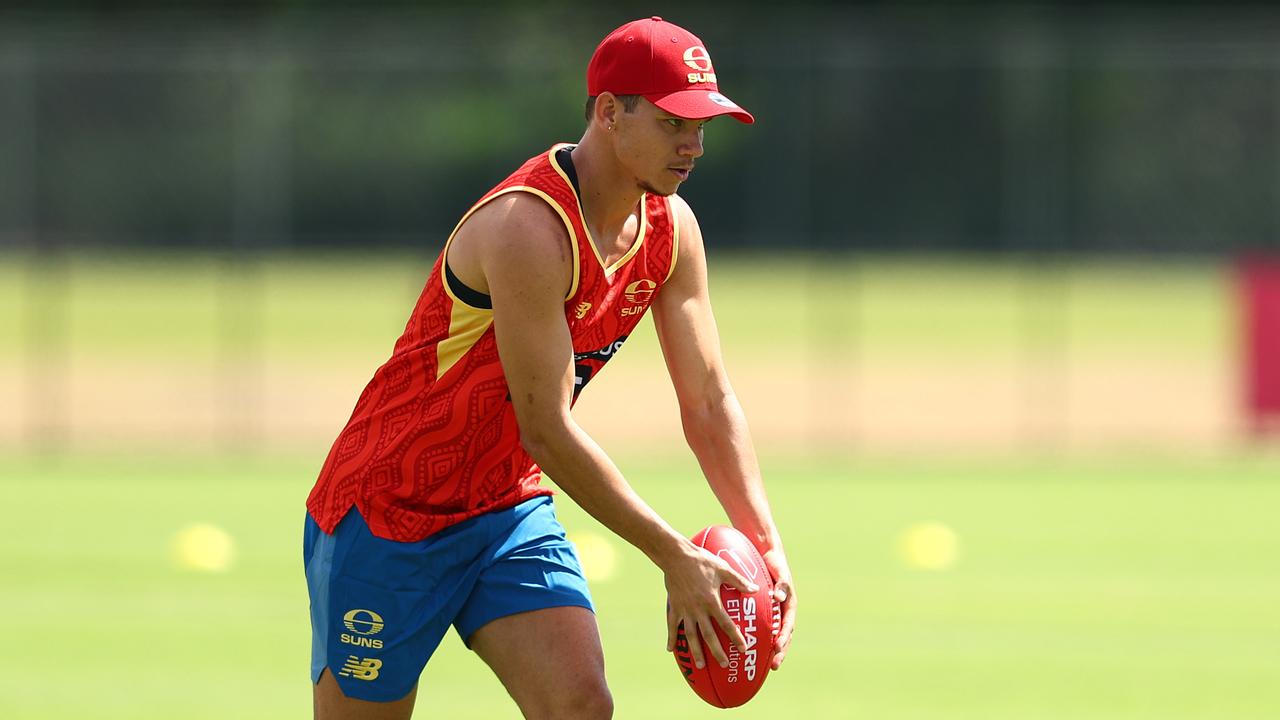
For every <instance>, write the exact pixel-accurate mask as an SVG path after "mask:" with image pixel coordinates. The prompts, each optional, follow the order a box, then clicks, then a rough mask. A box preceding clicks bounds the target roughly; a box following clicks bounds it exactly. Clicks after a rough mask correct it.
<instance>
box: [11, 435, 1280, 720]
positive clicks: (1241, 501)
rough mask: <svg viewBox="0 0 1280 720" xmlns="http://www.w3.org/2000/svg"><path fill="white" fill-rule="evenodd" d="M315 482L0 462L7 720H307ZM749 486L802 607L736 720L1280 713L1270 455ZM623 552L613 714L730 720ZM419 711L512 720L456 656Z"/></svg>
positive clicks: (923, 468) (644, 575)
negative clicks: (781, 548)
mask: <svg viewBox="0 0 1280 720" xmlns="http://www.w3.org/2000/svg"><path fill="white" fill-rule="evenodd" d="M320 460H321V458H320V457H319V456H318V455H317V456H316V457H309V458H305V459H301V460H295V459H276V460H270V459H263V458H259V459H253V460H251V459H242V460H238V461H234V462H232V461H228V460H215V459H211V458H209V457H204V456H191V457H184V456H180V455H173V456H169V457H160V456H151V457H147V458H125V457H119V456H92V457H90V456H69V457H65V458H61V459H57V458H45V459H40V458H33V457H20V456H12V455H11V456H8V457H2V458H0V491H2V492H3V493H4V496H5V497H6V498H8V499H9V503H10V505H9V507H10V511H9V512H8V513H7V516H6V519H5V524H4V531H3V533H0V598H3V607H4V610H5V615H6V616H7V617H8V618H9V619H10V622H9V625H8V627H7V629H6V638H7V640H8V642H7V646H8V648H9V649H8V651H7V652H5V653H4V654H3V655H0V717H4V718H10V719H15V720H16V719H25V718H40V719H42V720H45V719H47V720H63V719H65V720H82V719H84V718H96V719H102V720H106V719H109V718H130V719H134V720H136V719H139V718H172V717H182V718H191V719H196V718H206V717H208V718H215V717H217V718H222V717H244V718H304V717H309V714H310V699H309V689H308V686H307V680H306V674H307V666H308V643H309V630H308V624H307V617H306V595H305V590H304V582H303V579H302V568H301V558H300V556H301V549H300V538H301V529H302V500H303V498H304V496H305V494H306V492H307V490H308V489H309V487H310V484H311V481H312V478H313V475H314V472H315V470H316V468H317V466H318V463H319V461H320ZM621 465H622V467H623V469H624V471H626V472H627V473H628V475H629V477H630V479H631V481H632V482H633V484H634V485H636V487H637V488H638V489H639V490H640V491H641V493H642V494H643V495H644V496H645V497H646V498H647V499H648V500H649V501H650V502H651V504H653V505H654V506H655V507H656V508H657V509H658V510H659V512H661V513H662V514H664V516H666V517H667V518H668V519H669V520H670V521H671V522H672V524H673V525H675V526H676V527H677V528H678V529H680V530H681V531H684V532H687V533H690V534H692V533H693V532H694V531H696V530H697V529H698V528H700V527H701V526H703V525H705V524H709V523H712V522H720V521H721V514H720V512H719V510H718V507H717V506H716V505H715V503H714V500H713V499H712V498H711V496H710V494H709V492H708V491H707V490H706V488H705V485H703V484H702V483H701V481H700V480H699V479H698V477H697V475H696V471H695V470H694V465H693V464H692V462H691V461H689V460H686V459H683V458H672V459H667V460H662V459H659V460H655V459H652V458H650V459H639V458H631V459H627V458H626V457H625V456H623V457H622V459H621ZM765 467H766V473H767V475H768V477H769V480H770V490H771V494H772V498H773V502H774V504H775V506H776V507H775V511H776V514H777V517H778V519H779V522H780V523H781V525H782V528H783V530H784V532H785V536H786V539H787V541H788V543H789V552H790V554H791V558H792V562H793V565H794V568H795V571H796V573H797V580H798V585H799V589H800V592H801V596H800V599H801V602H802V603H803V605H802V610H801V615H800V623H799V630H798V632H797V636H796V641H795V645H794V648H793V651H792V655H791V657H790V658H789V659H788V661H787V664H786V666H785V668H784V670H783V671H782V672H780V673H779V674H777V675H776V676H773V677H770V678H769V680H768V682H767V683H766V685H765V688H764V690H763V692H762V694H761V695H760V696H758V697H757V698H756V699H755V700H753V701H752V702H751V703H750V704H749V705H747V706H746V707H745V708H743V709H741V710H740V711H737V712H735V713H734V714H733V717H740V718H876V719H877V720H898V719H903V720H906V719H919V720H925V719H932V718H939V719H941V718H947V719H948V720H954V719H956V718H983V719H984V720H992V719H995V720H999V719H1002V718H1009V719H1013V718H1017V719H1019V720H1023V719H1025V718H1038V719H1039V718H1046V719H1048V718H1090V719H1091V720H1098V719H1103V720H1106V719H1110V718H1117V719H1118V718H1125V719H1137V718H1151V719H1152V720H1155V719H1159V720H1189V719H1191V718H1201V719H1204V720H1210V719H1212V720H1218V719H1219V718H1232V719H1233V720H1248V719H1251V718H1257V719H1258V720H1261V719H1262V718H1274V717H1276V716H1277V715H1278V714H1280V654H1277V653H1276V648H1277V647H1280V614H1278V613H1277V612H1276V608H1277V607H1280V560H1277V558H1280V530H1277V529H1276V526H1275V525H1274V523H1273V517H1272V515H1274V508H1276V507H1277V506H1280V485H1277V484H1276V483H1275V482H1274V480H1275V478H1276V477H1280V458H1275V457H1263V456H1237V457H1232V458H1219V459H1217V460H1210V459H1200V460H1196V461H1174V460H1162V459H1158V458H1148V459H1132V458H1131V459H1127V460H1124V461H1121V460H1111V461H1107V460H1101V459H1095V460H1089V461H1086V460H1079V459H1076V460H1062V459H1059V460H1054V461H1050V460H1040V461H1035V460H1029V459H1024V460H1020V461H1011V460H1004V461H994V460H993V461H980V460H967V461H959V460H953V461H950V462H946V463H943V462H940V461H925V460H910V461H898V460H892V459H884V460H877V461H872V460H866V459H863V460H848V459H844V460H840V459H831V460H826V461H819V460H816V459H809V460H805V461H791V460H784V459H775V460H772V461H767V462H766V464H765ZM559 507H560V511H559V512H560V515H561V518H562V520H563V521H564V523H565V524H566V526H567V527H568V528H569V530H570V532H577V533H583V532H588V533H596V534H603V532H602V530H601V529H600V528H599V527H598V526H596V525H595V523H594V522H593V521H592V520H590V519H589V518H587V517H585V516H584V515H583V514H582V513H581V511H579V510H578V509H577V508H576V507H575V506H573V505H572V502H571V501H569V500H567V498H563V496H562V497H561V499H560V501H559ZM923 520H935V521H941V522H945V523H947V524H948V525H950V526H951V527H952V528H953V529H954V530H955V531H956V532H957V533H958V535H959V537H960V540H961V550H960V553H961V554H960V559H959V562H958V564H957V565H956V566H955V567H954V568H952V569H950V570H947V571H943V572H928V571H921V570H914V569H911V568H909V567H907V566H905V565H904V564H903V563H902V562H901V561H900V560H899V559H898V558H897V557H896V556H895V553H894V543H895V538H896V535H897V533H898V532H899V531H900V530H901V529H902V528H903V527H905V526H907V525H909V524H911V523H913V522H917V521H923ZM197 521H204V522H213V523H216V524H218V525H220V526H222V527H223V528H225V529H226V530H227V531H228V532H229V533H231V535H232V536H234V538H235V539H236V542H237V545H238V561H237V563H236V565H235V566H234V568H233V569H232V570H231V571H230V572H227V573H225V574H199V573H193V572H186V571H182V570H179V569H177V568H175V567H174V566H173V565H172V563H171V561H170V559H169V555H168V542H169V540H170V538H171V537H172V536H173V534H174V533H175V532H177V531H178V530H179V529H180V528H181V527H182V526H183V525H185V524H187V523H189V522H197ZM619 552H620V560H619V569H618V573H617V574H616V575H615V576H614V577H613V578H612V579H610V580H608V581H605V582H599V583H596V584H595V585H594V588H593V590H594V592H595V595H596V600H597V603H598V606H599V608H598V609H599V613H600V624H601V629H602V633H603V638H604V644H605V651H606V657H607V662H608V673H609V677H610V681H611V685H612V688H613V691H614V695H615V699H616V702H617V706H618V712H617V715H616V716H617V717H618V718H623V719H625V718H655V717H662V718H712V717H723V716H724V715H723V714H722V712H721V711H717V710H714V709H712V708H710V707H708V706H703V705H702V704H701V702H700V701H699V700H697V698H696V697H694V695H693V694H692V693H691V692H690V691H689V690H688V689H686V688H685V687H684V686H683V681H682V680H681V679H680V677H679V675H678V673H677V671H676V668H675V664H674V662H673V661H672V660H671V658H670V657H669V656H668V655H667V654H666V653H665V652H664V649H663V642H664V637H663V623H662V611H661V608H662V604H663V595H662V585H661V577H660V575H659V573H658V572H657V571H656V569H654V568H653V567H651V566H650V565H649V564H648V563H647V561H646V560H645V559H644V558H643V557H642V556H641V555H640V554H639V553H637V552H636V551H634V550H631V549H629V548H619ZM419 697H420V699H419V712H418V716H419V717H447V718H461V719H468V718H475V719H480V718H486V719H490V718H515V717H518V714H517V713H516V711H515V709H514V706H513V705H512V704H511V702H510V701H509V700H508V699H507V697H506V695H505V692H504V691H503V689H502V688H501V686H500V685H499V683H498V682H497V681H496V679H494V678H493V677H492V676H491V675H490V674H489V673H488V671H487V670H486V669H485V668H484V667H483V665H482V664H481V663H480V662H479V660H478V659H476V658H475V657H473V656H471V655H470V654H469V653H468V652H467V651H465V650H464V649H463V648H462V646H461V643H460V642H458V640H457V639H456V638H455V637H452V636H450V637H449V638H448V639H447V640H446V642H445V644H444V646H443V649H442V650H441V652H440V653H439V654H438V656H437V657H436V658H435V659H434V660H433V662H432V663H431V664H430V665H429V666H428V668H427V670H426V672H425V674H424V675H423V678H422V686H421V691H420V696H419Z"/></svg>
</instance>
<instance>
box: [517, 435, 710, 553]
mask: <svg viewBox="0 0 1280 720" xmlns="http://www.w3.org/2000/svg"><path fill="white" fill-rule="evenodd" d="M525 447H526V449H527V450H528V451H529V454H530V455H531V456H532V457H533V459H534V461H535V462H537V463H538V465H539V466H540V467H542V469H543V470H544V471H545V472H546V473H547V475H548V476H549V477H551V479H552V480H554V481H555V483H556V485H558V486H559V487H560V488H561V489H562V490H564V491H565V493H566V494H567V495H568V496H569V497H570V498H572V499H573V501H574V502H576V503H577V504H578V505H579V506H581V507H582V509H583V510H586V511H587V513H588V514H590V515H591V516H592V517H594V518H595V519H596V520H598V521H600V523H601V524H602V525H604V526H605V527H607V528H609V529H610V530H611V531H613V532H614V533H615V534H617V535H618V536H619V537H621V538H622V539H624V540H626V541H627V542H629V543H631V544H632V545H634V546H636V547H637V548H638V549H639V550H640V551H641V552H643V553H644V554H645V555H646V556H648V558H649V559H650V560H652V561H653V562H654V564H656V565H658V566H659V567H665V566H666V564H667V562H668V561H669V560H670V559H671V558H672V557H673V556H675V555H679V554H687V553H689V552H691V551H692V543H690V542H689V541H688V540H687V539H686V538H685V537H684V536H682V535H681V534H680V533H678V532H676V531H675V529H674V528H672V527H671V526H670V525H668V524H667V522H666V521H665V520H663V519H662V518H661V517H659V515H658V514H657V513H656V512H654V510H653V508H651V507H649V505H648V503H646V502H645V501H644V499H643V498H641V497H640V496H639V495H638V494H637V493H636V491H635V490H634V489H633V488H632V487H631V485H630V484H628V483H627V481H626V479H625V478H624V477H623V475H622V472H621V471H620V470H618V467H617V466H616V465H614V463H613V461H612V460H611V459H610V458H609V456H608V455H607V454H606V453H605V452H604V450H603V449H602V448H601V447H600V446H599V445H597V444H596V442H595V440H593V439H592V438H591V436H589V435H587V433H586V432H584V431H583V430H582V429H581V428H579V427H577V425H576V424H570V425H569V426H568V427H565V428H563V429H562V430H559V431H557V432H554V433H547V434H544V435H542V436H540V437H539V438H537V439H536V440H533V441H526V443H525Z"/></svg>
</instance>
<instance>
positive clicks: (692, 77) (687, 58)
mask: <svg viewBox="0 0 1280 720" xmlns="http://www.w3.org/2000/svg"><path fill="white" fill-rule="evenodd" d="M684 64H685V65H688V66H689V67H691V68H693V69H694V70H697V71H698V72H691V73H689V82H690V83H713V82H715V81H716V74H715V73H714V72H712V71H711V55H710V54H709V53H708V52H707V49H706V48H704V47H702V46H701V45H694V46H693V47H691V48H688V49H687V50H685V51H684Z"/></svg>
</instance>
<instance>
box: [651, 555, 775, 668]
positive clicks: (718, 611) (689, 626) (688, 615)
mask: <svg viewBox="0 0 1280 720" xmlns="http://www.w3.org/2000/svg"><path fill="white" fill-rule="evenodd" d="M682 550H683V552H682V553H681V554H679V555H677V556H676V557H674V558H673V559H671V560H670V561H667V562H665V563H663V565H662V571H663V573H664V582H665V583H666V586H667V652H671V651H673V650H675V646H676V635H677V633H678V632H679V629H680V627H681V626H683V627H684V634H685V639H686V640H687V641H688V643H689V654H690V655H691V656H692V657H693V662H694V664H695V665H697V666H698V667H700V668H701V667H705V666H706V657H705V655H704V652H703V648H702V638H705V639H706V640H707V645H708V646H709V647H708V649H709V650H710V651H711V655H712V656H713V657H714V658H715V659H716V662H718V663H720V667H728V665H729V656H728V655H727V654H725V650H724V647H723V646H721V644H720V643H719V641H718V640H717V638H716V632H715V627H716V626H717V625H719V626H720V629H721V630H723V631H724V633H725V635H728V636H729V640H730V642H732V643H733V644H735V645H737V646H738V647H746V646H747V642H746V638H744V637H743V636H742V632H741V631H739V630H738V626H737V625H734V624H733V621H732V620H730V619H729V614H728V613H727V612H725V609H724V605H723V604H722V603H721V601H720V586H721V585H732V586H733V587H735V588H737V589H738V590H740V591H742V592H744V593H753V592H756V590H757V589H758V588H757V587H756V586H755V585H754V584H753V583H752V582H751V581H749V580H747V579H746V578H745V577H743V576H742V575H741V574H739V573H738V572H737V571H735V570H734V569H733V568H732V567H730V565H729V564H728V563H726V562H725V561H724V560H722V559H720V558H719V557H716V556H715V555H713V554H711V553H710V552H708V551H707V550H705V549H703V548H700V547H698V546H696V545H694V544H693V543H687V544H686V545H685V546H683V547H682ZM699 635H701V638H700V637H699Z"/></svg>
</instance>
